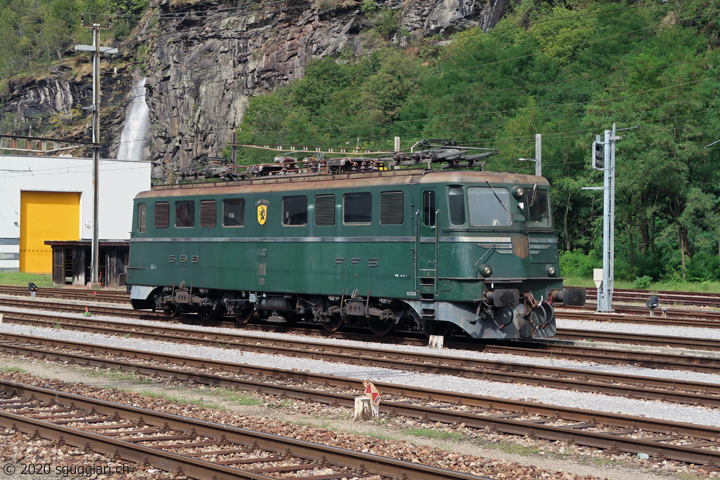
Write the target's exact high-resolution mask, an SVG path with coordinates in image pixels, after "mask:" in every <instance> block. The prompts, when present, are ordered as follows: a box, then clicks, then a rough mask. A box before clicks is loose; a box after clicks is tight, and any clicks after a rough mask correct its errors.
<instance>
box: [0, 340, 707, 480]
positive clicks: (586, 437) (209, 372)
mask: <svg viewBox="0 0 720 480" xmlns="http://www.w3.org/2000/svg"><path fill="white" fill-rule="evenodd" d="M4 340H6V341H7V340H8V339H7V338H5V339H4ZM18 340H20V341H22V338H19V339H18ZM37 341H38V342H42V343H47V342H46V341H45V339H40V338H38V339H37ZM19 343H20V342H19ZM49 343H53V344H55V343H56V342H55V341H50V342H49ZM62 343H64V345H65V349H86V350H92V351H93V355H82V354H77V353H70V352H69V351H63V352H58V351H52V350H49V349H48V348H47V347H44V348H41V349H35V348H33V347H27V346H20V345H16V346H12V345H9V344H6V343H5V342H3V348H4V350H5V351H6V352H9V351H13V349H14V350H15V353H16V354H23V355H30V356H34V357H41V358H45V359H53V360H57V361H61V362H64V363H73V364H77V365H84V366H93V367H98V368H112V369H122V370H124V371H132V372H134V373H135V374H142V375H148V376H152V378H155V379H157V378H159V377H164V378H170V379H172V380H173V381H189V382H195V383H201V384H205V385H212V386H216V387H218V386H221V387H227V388H233V389H243V390H249V391H253V392H257V393H261V394H268V395H274V396H277V397H280V398H289V399H298V400H302V401H306V402H319V403H324V404H326V405H335V406H345V407H348V408H350V407H352V405H353V403H354V397H355V395H356V394H357V393H358V392H360V391H362V390H363V389H364V387H363V384H362V382H361V381H359V380H356V379H351V378H342V377H337V376H328V375H317V374H311V373H307V372H300V371H297V370H279V369H273V368H263V367H255V366H249V365H242V364H233V363H227V362H216V361H212V360H207V359H198V358H191V357H182V356H168V355H166V354H160V355H159V354H152V353H149V352H138V351H132V350H124V349H118V348H107V347H98V346H97V345H77V344H76V345H73V343H74V342H62ZM110 352H113V353H114V354H115V355H123V356H124V357H125V358H133V361H132V362H131V361H128V360H118V359H112V358H101V357H100V355H102V354H108V353H110ZM140 360H143V361H140ZM168 365H174V366H176V367H175V368H171V367H169V366H168ZM156 381H157V380H156ZM376 386H377V387H378V388H379V389H380V390H381V391H382V394H383V401H382V404H381V412H382V413H383V414H385V415H402V416H407V417H412V418H419V419H424V420H426V421H430V422H442V423H448V424H457V423H462V424H464V425H465V426H467V427H468V428H475V429H490V430H492V431H495V432H499V433H504V434H512V435H524V436H535V437H537V438H542V439H546V440H551V441H562V442H572V443H576V444H579V445H584V446H589V447H594V448H600V449H608V450H611V451H621V452H626V453H633V454H637V453H647V454H649V455H652V456H654V457H658V458H667V459H672V460H677V461H682V462H688V463H695V464H700V465H706V466H712V465H715V464H718V463H720V450H719V449H718V448H717V445H716V443H715V441H714V440H716V439H717V438H718V437H719V436H720V429H717V428H715V427H705V426H698V425H691V424H685V423H677V422H666V421H660V420H653V419H649V418H638V417H632V416H628V415H620V414H608V413H603V412H597V411H585V410H580V409H574V408H566V407H557V406H551V405H543V404H538V403H535V402H522V401H515V400H503V399H498V398H494V397H485V396H478V395H469V394H461V393H454V392H445V391H438V390H428V389H425V388H422V389H418V388H414V387H410V386H405V385H395V384H388V383H379V382H378V383H376ZM2 405H3V402H0V409H1V408H2ZM410 478H421V477H413V476H410ZM422 478H425V477H422ZM436 478H443V477H436ZM457 478H461V477H457ZM475 478H477V477H475Z"/></svg>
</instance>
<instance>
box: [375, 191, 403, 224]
mask: <svg viewBox="0 0 720 480" xmlns="http://www.w3.org/2000/svg"><path fill="white" fill-rule="evenodd" d="M403 207H404V198H403V192H382V193H381V194H380V224H381V225H401V224H402V223H403V210H404V209H403Z"/></svg>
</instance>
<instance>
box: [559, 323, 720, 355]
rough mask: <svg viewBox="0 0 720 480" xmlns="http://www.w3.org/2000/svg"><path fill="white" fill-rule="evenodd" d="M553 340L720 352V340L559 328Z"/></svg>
mask: <svg viewBox="0 0 720 480" xmlns="http://www.w3.org/2000/svg"><path fill="white" fill-rule="evenodd" d="M553 339H561V340H572V341H587V340H591V341H593V342H608V343H622V344H632V345H643V346H663V347H671V348H677V349H689V350H707V351H720V340H717V339H707V338H697V337H668V336H664V335H649V334H632V333H627V332H601V331H596V330H574V329H570V328H559V329H558V330H557V332H556V333H555V336H554V337H553Z"/></svg>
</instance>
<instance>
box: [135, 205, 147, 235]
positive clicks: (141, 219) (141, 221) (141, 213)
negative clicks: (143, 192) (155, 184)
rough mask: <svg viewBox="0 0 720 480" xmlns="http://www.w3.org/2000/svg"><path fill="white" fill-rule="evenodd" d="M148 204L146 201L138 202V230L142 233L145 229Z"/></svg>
mask: <svg viewBox="0 0 720 480" xmlns="http://www.w3.org/2000/svg"><path fill="white" fill-rule="evenodd" d="M146 208H147V207H146V206H145V204H144V203H138V206H137V231H138V232H140V233H142V232H144V231H145V222H146V220H145V211H146Z"/></svg>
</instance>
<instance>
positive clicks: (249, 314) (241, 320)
mask: <svg viewBox="0 0 720 480" xmlns="http://www.w3.org/2000/svg"><path fill="white" fill-rule="evenodd" d="M254 316H255V311H254V310H252V309H247V310H241V311H240V312H238V313H236V314H235V315H233V318H234V319H235V323H238V324H240V325H247V324H248V323H249V322H250V320H252V318H253V317H254Z"/></svg>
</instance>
